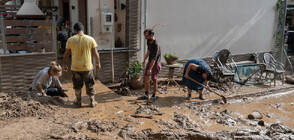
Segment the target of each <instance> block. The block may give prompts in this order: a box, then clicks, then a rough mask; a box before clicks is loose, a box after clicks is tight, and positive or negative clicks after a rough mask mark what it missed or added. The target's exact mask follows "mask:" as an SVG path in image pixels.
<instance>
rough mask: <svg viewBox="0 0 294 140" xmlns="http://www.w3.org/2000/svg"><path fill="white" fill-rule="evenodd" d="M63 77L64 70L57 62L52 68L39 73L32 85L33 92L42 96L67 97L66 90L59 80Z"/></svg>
mask: <svg viewBox="0 0 294 140" xmlns="http://www.w3.org/2000/svg"><path fill="white" fill-rule="evenodd" d="M61 75H62V68H61V66H60V65H58V64H56V62H55V61H53V62H51V63H50V67H46V68H44V69H43V70H41V71H39V72H38V73H37V75H36V76H35V79H34V81H33V83H32V91H33V92H37V94H39V95H41V96H47V95H50V96H61V97H67V95H66V94H65V93H64V92H65V91H67V90H65V89H63V88H62V86H61V83H60V81H59V79H58V77H59V76H61Z"/></svg>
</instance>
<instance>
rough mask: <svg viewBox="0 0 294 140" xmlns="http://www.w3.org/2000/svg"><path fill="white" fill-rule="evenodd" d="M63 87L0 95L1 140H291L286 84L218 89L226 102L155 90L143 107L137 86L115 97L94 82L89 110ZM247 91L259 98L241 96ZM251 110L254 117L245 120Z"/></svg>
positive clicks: (293, 96) (291, 114)
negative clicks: (56, 93)
mask: <svg viewBox="0 0 294 140" xmlns="http://www.w3.org/2000/svg"><path fill="white" fill-rule="evenodd" d="M64 86H65V88H67V89H69V91H68V95H69V97H66V98H60V97H39V96H35V95H31V94H30V93H29V92H18V93H9V94H7V93H1V94H0V118H1V121H0V132H1V139H294V131H293V129H294V122H293V121H292V120H293V119H294V112H293V111H292V110H293V108H294V101H293V99H294V92H293V91H292V90H293V89H292V88H293V86H292V85H287V84H286V85H284V86H277V87H276V88H275V89H273V88H269V89H267V88H264V87H248V86H243V87H242V89H241V90H240V92H238V93H234V94H233V93H222V94H224V95H225V96H226V97H228V103H227V104H223V103H222V101H221V99H220V98H219V97H218V96H216V95H215V94H213V93H205V97H206V98H207V100H206V101H200V100H199V99H198V98H197V97H198V95H197V93H193V94H192V100H189V101H187V100H185V97H186V94H187V92H185V90H184V89H181V90H178V88H177V87H169V88H168V90H167V91H166V90H164V89H163V88H161V92H160V94H158V96H159V98H158V100H156V101H155V102H153V103H151V104H149V105H146V101H144V100H136V98H137V97H138V96H139V95H142V94H143V91H141V90H130V91H131V92H132V94H131V96H121V95H118V94H116V93H115V92H114V91H112V90H110V89H109V88H107V87H106V86H104V85H103V84H101V83H99V82H98V84H96V86H95V88H96V91H97V95H96V100H97V101H98V105H97V106H96V107H95V108H91V107H89V98H88V97H87V96H86V95H85V94H84V93H85V92H83V100H82V101H83V104H82V106H83V107H82V108H77V106H75V105H74V104H73V101H74V100H75V96H74V91H73V89H72V87H71V86H72V85H71V83H67V84H65V85H64ZM252 89H254V90H253V91H254V92H258V93H260V94H261V93H263V94H264V96H259V97H256V96H246V95H247V94H248V93H249V91H250V90H251V91H252ZM291 89H292V90H291ZM253 91H252V93H253ZM219 92H221V91H219ZM269 92H271V94H269V95H267V94H268V93H269ZM241 95H243V96H241ZM215 99H219V100H215ZM254 111H256V112H258V113H260V115H261V117H259V119H249V118H248V115H250V114H251V113H252V112H254Z"/></svg>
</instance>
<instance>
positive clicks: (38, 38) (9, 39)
mask: <svg viewBox="0 0 294 140" xmlns="http://www.w3.org/2000/svg"><path fill="white" fill-rule="evenodd" d="M52 39H53V36H52V35H32V36H31V37H30V38H29V37H28V36H6V42H7V43H10V42H26V41H30V40H33V41H34V42H48V41H52Z"/></svg>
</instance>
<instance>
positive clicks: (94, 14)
mask: <svg viewBox="0 0 294 140" xmlns="http://www.w3.org/2000/svg"><path fill="white" fill-rule="evenodd" d="M104 4H106V6H107V10H108V11H110V12H111V13H113V15H114V1H113V0H88V5H87V7H88V9H87V10H88V11H87V12H88V17H87V20H88V33H89V34H90V33H92V35H93V37H94V39H95V40H96V41H97V43H98V47H99V49H104V48H105V49H109V48H110V45H112V47H114V41H115V40H114V29H115V25H113V26H112V33H101V13H102V12H103V10H104ZM90 18H92V19H93V25H92V27H91V25H90ZM91 29H92V31H91Z"/></svg>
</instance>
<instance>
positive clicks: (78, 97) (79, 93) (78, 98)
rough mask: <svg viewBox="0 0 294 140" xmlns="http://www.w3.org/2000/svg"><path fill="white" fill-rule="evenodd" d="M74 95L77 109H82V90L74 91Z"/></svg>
mask: <svg viewBox="0 0 294 140" xmlns="http://www.w3.org/2000/svg"><path fill="white" fill-rule="evenodd" d="M75 94H76V102H75V104H76V105H77V106H78V107H82V90H81V89H75Z"/></svg>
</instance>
